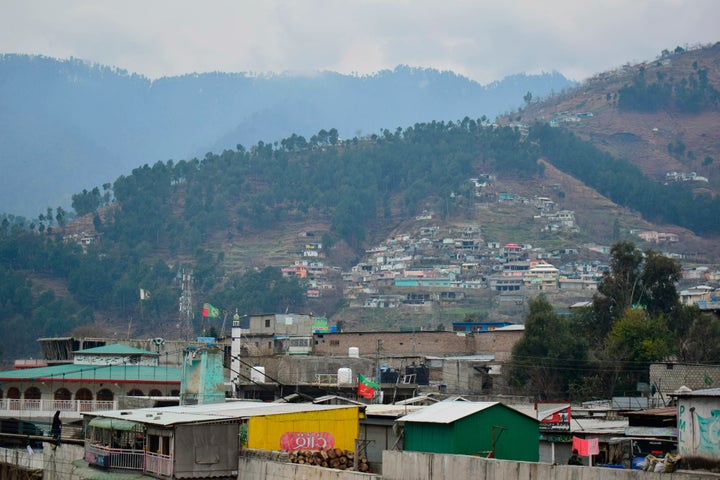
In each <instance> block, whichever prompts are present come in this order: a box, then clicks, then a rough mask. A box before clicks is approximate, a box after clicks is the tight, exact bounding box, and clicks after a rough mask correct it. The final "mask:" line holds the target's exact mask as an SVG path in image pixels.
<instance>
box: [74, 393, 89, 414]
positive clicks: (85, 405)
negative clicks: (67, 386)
mask: <svg viewBox="0 0 720 480" xmlns="http://www.w3.org/2000/svg"><path fill="white" fill-rule="evenodd" d="M75 401H76V402H78V404H79V406H80V411H81V412H89V411H90V410H93V394H92V392H91V391H90V390H89V389H87V388H81V389H79V390H78V391H77V392H75Z"/></svg>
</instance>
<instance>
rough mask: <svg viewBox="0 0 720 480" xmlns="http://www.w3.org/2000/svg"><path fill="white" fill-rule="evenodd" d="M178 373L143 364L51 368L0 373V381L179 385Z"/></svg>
mask: <svg viewBox="0 0 720 480" xmlns="http://www.w3.org/2000/svg"><path fill="white" fill-rule="evenodd" d="M180 376H181V371H180V370H179V369H177V368H171V367H153V366H146V365H75V364H71V365H54V366H51V367H40V368H25V369H22V370H6V371H4V372H0V381H4V382H10V381H25V380H30V381H51V382H52V381H54V382H60V381H74V382H77V381H84V382H105V381H107V382H156V383H164V382H171V383H180Z"/></svg>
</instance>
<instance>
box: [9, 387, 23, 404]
mask: <svg viewBox="0 0 720 480" xmlns="http://www.w3.org/2000/svg"><path fill="white" fill-rule="evenodd" d="M7 398H8V407H9V408H11V409H12V410H18V409H20V389H19V388H16V387H10V388H8V391H7Z"/></svg>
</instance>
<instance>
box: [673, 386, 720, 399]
mask: <svg viewBox="0 0 720 480" xmlns="http://www.w3.org/2000/svg"><path fill="white" fill-rule="evenodd" d="M675 395H677V396H679V397H720V388H706V389H703V390H692V391H690V392H676V393H675Z"/></svg>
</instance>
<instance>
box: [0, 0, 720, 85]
mask: <svg viewBox="0 0 720 480" xmlns="http://www.w3.org/2000/svg"><path fill="white" fill-rule="evenodd" d="M719 21H720V1H718V0H622V1H621V0H602V1H600V0H597V1H596V0H572V1H566V0H557V1H552V0H496V1H492V2H491V1H485V0H432V1H428V0H354V1H344V0H303V1H298V0H286V1H279V0H257V1H247V0H205V1H198V0H0V53H28V54H40V55H45V56H49V57H56V58H69V57H75V58H80V59H84V60H88V61H92V62H97V63H101V64H104V65H109V66H115V67H120V68H123V69H126V70H128V71H130V72H134V73H139V74H142V75H145V76H147V77H150V78H158V77H162V76H172V75H181V74H185V73H192V72H207V71H223V72H257V73H267V72H275V73H280V72H291V73H309V72H316V71H322V70H331V71H336V72H341V73H353V72H355V73H358V74H372V73H375V72H377V71H379V70H384V69H392V68H394V67H395V66H397V65H401V64H402V65H409V66H413V67H431V68H436V69H439V70H452V71H454V72H456V73H459V74H461V75H465V76H467V77H470V78H472V79H474V80H476V81H478V82H480V83H483V84H486V83H489V82H491V81H494V80H499V79H501V78H502V77H504V76H506V75H512V74H515V73H523V72H526V73H539V72H542V71H546V72H550V71H553V70H557V71H559V72H560V73H563V74H564V75H565V76H567V77H569V78H572V79H575V80H582V79H585V78H587V77H589V76H591V75H593V74H595V73H598V72H602V71H605V70H609V69H612V68H614V67H618V66H621V65H623V64H625V63H627V62H631V63H634V62H637V61H643V60H651V59H653V58H655V57H656V56H657V55H658V54H659V53H660V52H661V51H662V50H663V49H669V50H672V49H674V48H675V47H676V46H678V45H680V46H683V47H685V46H693V45H699V44H708V43H714V42H716V41H720V27H719V26H718V25H719Z"/></svg>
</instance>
